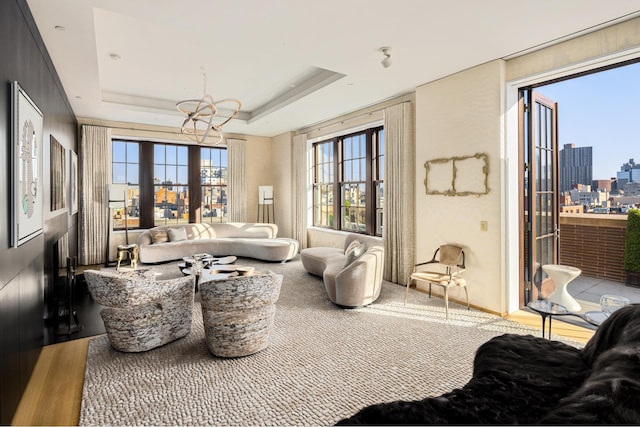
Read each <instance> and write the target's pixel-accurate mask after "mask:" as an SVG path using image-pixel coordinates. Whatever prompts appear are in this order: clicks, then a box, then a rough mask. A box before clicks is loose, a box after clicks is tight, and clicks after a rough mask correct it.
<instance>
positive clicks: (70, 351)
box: [11, 338, 89, 426]
mask: <svg viewBox="0 0 640 427" xmlns="http://www.w3.org/2000/svg"><path fill="white" fill-rule="evenodd" d="M88 346H89V338H82V339H77V340H73V341H69V342H65V343H59V344H53V345H49V346H45V347H43V349H42V352H41V353H40V358H39V359H38V363H37V364H36V366H35V368H34V371H33V374H32V375H31V378H30V379H29V384H28V385H27V388H26V389H25V392H24V394H23V395H22V399H21V400H20V404H19V405H18V409H17V411H16V414H15V415H14V417H13V421H12V423H11V424H12V425H34V426H42V425H52V426H58V425H68V426H77V425H78V422H79V420H80V405H81V402H82V386H83V384H84V369H85V365H86V361H87V349H88Z"/></svg>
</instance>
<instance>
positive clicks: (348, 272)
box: [300, 233, 384, 308]
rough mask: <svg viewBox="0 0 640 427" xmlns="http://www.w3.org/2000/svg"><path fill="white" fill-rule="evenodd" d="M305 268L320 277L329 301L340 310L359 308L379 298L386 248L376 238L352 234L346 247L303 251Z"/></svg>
mask: <svg viewBox="0 0 640 427" xmlns="http://www.w3.org/2000/svg"><path fill="white" fill-rule="evenodd" d="M300 259H301V260H302V265H303V266H304V268H305V269H306V270H307V271H308V272H309V273H311V274H313V275H316V276H321V277H322V280H323V282H324V287H325V289H326V291H327V295H328V296H329V299H330V300H331V301H332V302H333V303H334V304H336V305H339V306H341V307H347V308H349V307H359V306H363V305H368V304H371V303H372V302H374V301H375V300H376V299H378V297H379V296H380V289H381V288H382V273H383V267H384V246H383V245H382V240H381V239H379V238H376V237H371V236H365V235H362V234H354V233H350V234H349V235H347V237H346V238H345V242H344V248H343V249H341V248H328V247H315V248H307V249H303V250H302V251H300Z"/></svg>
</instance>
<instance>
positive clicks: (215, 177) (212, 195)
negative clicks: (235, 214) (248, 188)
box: [200, 148, 227, 222]
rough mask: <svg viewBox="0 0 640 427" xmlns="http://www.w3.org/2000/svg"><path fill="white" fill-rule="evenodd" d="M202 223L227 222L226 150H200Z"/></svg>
mask: <svg viewBox="0 0 640 427" xmlns="http://www.w3.org/2000/svg"><path fill="white" fill-rule="evenodd" d="M200 183H201V188H202V222H226V221H227V150H226V149H225V148H201V149H200Z"/></svg>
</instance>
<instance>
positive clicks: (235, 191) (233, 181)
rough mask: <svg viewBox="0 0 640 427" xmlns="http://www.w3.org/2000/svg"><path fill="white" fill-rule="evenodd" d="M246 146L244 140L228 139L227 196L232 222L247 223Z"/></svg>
mask: <svg viewBox="0 0 640 427" xmlns="http://www.w3.org/2000/svg"><path fill="white" fill-rule="evenodd" d="M245 146H246V141H244V140H242V139H231V138H230V139H227V153H228V155H229V157H228V161H229V183H228V186H227V189H228V190H227V191H228V194H227V196H228V209H229V212H228V213H229V221H230V222H246V221H247V191H246V190H247V189H246V187H247V186H246V176H245Z"/></svg>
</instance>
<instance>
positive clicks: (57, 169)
mask: <svg viewBox="0 0 640 427" xmlns="http://www.w3.org/2000/svg"><path fill="white" fill-rule="evenodd" d="M50 140H51V150H50V151H51V210H52V211H56V210H58V209H62V208H64V207H65V206H66V203H65V200H66V198H65V195H66V190H67V186H66V184H67V157H66V156H65V154H67V153H65V149H64V147H63V146H62V144H60V143H59V142H58V141H57V140H56V139H55V138H54V137H53V135H51V137H50Z"/></svg>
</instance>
